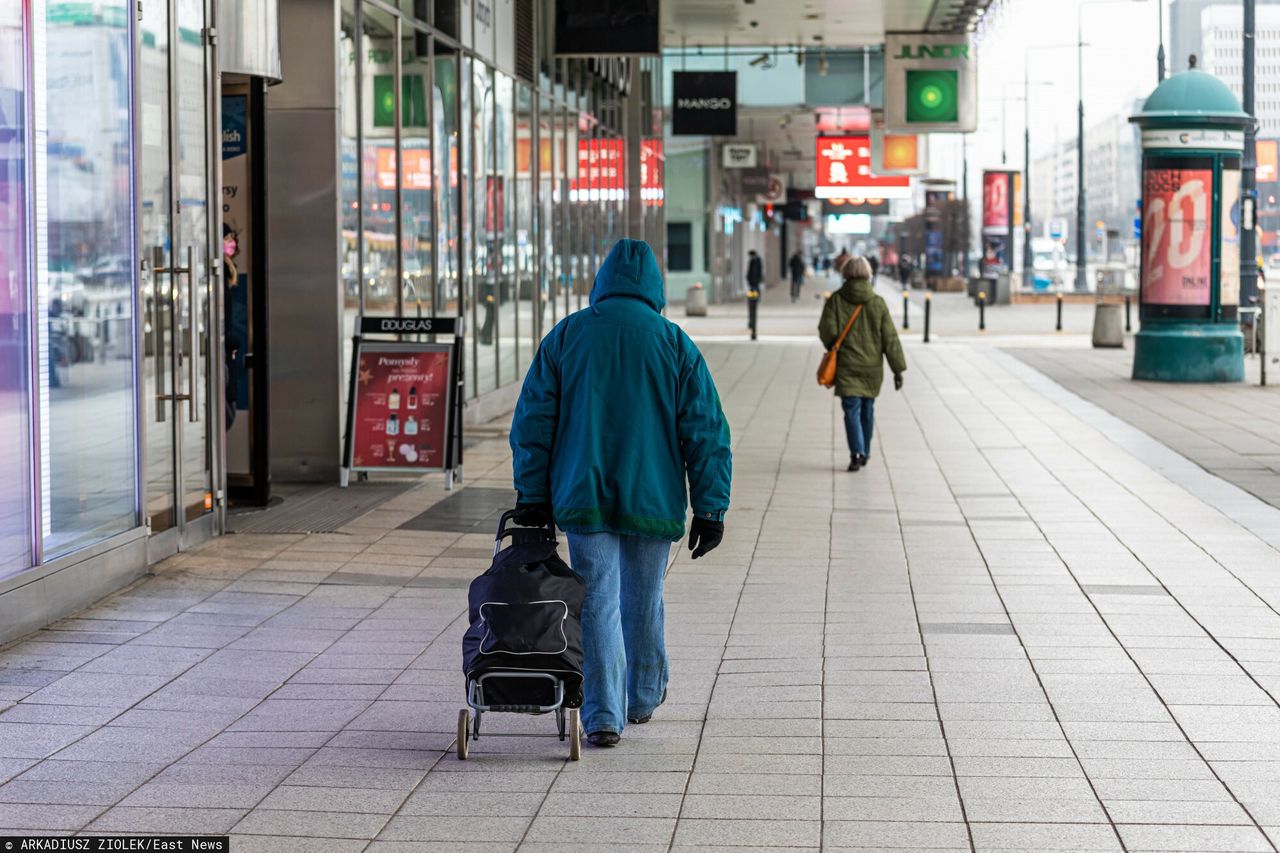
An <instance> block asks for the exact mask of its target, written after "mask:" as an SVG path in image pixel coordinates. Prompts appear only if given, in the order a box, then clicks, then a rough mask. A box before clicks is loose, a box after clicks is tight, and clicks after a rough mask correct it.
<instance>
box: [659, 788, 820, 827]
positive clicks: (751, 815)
mask: <svg viewBox="0 0 1280 853" xmlns="http://www.w3.org/2000/svg"><path fill="white" fill-rule="evenodd" d="M679 813H680V819H681V820H688V819H690V818H708V819H723V818H743V819H752V820H800V821H813V820H819V819H821V817H822V799H821V798H820V797H816V796H813V797H804V796H794V795H792V796H776V795H775V796H768V795H755V796H743V795H736V796H734V795H728V794H689V795H687V796H686V797H685V798H684V803H683V805H682V806H680V808H679Z"/></svg>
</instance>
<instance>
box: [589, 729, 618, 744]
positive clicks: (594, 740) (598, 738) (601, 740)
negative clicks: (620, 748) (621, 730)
mask: <svg viewBox="0 0 1280 853" xmlns="http://www.w3.org/2000/svg"><path fill="white" fill-rule="evenodd" d="M620 740H622V736H621V735H619V734H618V733H617V732H607V731H598V732H592V733H591V734H589V735H587V743H589V744H591V745H592V746H599V747H610V746H617V745H618V741H620Z"/></svg>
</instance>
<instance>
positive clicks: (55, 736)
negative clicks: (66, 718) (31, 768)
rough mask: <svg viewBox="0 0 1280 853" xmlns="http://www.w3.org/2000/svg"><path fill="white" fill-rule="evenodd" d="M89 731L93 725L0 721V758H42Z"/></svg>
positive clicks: (92, 729)
mask: <svg viewBox="0 0 1280 853" xmlns="http://www.w3.org/2000/svg"><path fill="white" fill-rule="evenodd" d="M92 731H94V728H93V726H64V725H51V724H47V723H4V722H0V758H44V757H46V756H49V755H52V754H53V753H55V752H57V751H59V750H60V749H63V748H64V747H66V746H67V745H69V744H71V743H74V742H75V741H77V740H80V739H81V738H82V737H84V736H85V735H87V734H89V733H91V732H92Z"/></svg>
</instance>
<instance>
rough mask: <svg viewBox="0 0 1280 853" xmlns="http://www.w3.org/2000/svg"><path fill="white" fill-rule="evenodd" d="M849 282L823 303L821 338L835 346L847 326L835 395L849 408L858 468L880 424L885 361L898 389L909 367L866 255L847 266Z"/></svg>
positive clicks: (847, 421) (848, 432)
mask: <svg viewBox="0 0 1280 853" xmlns="http://www.w3.org/2000/svg"><path fill="white" fill-rule="evenodd" d="M843 276H844V284H843V286H842V287H841V288H840V289H839V290H838V291H836V292H835V293H833V294H831V297H830V298H829V299H827V302H826V304H825V305H823V306H822V319H821V320H820V321H819V322H818V337H819V338H821V339H822V345H823V347H825V348H826V349H827V350H830V349H831V348H832V347H833V346H834V345H835V343H836V340H837V339H838V338H839V337H840V335H841V333H842V332H843V331H844V329H845V328H848V330H849V331H848V332H847V333H846V334H845V337H844V341H843V342H842V343H841V345H840V351H839V354H838V355H837V357H836V385H835V393H836V396H837V397H839V398H840V404H841V406H842V407H843V408H844V430H845V437H846V438H847V439H848V442H849V457H850V458H849V468H848V470H850V471H857V470H858V469H860V468H862V467H863V466H864V465H866V464H867V457H868V456H869V455H870V452H871V433H872V430H873V429H874V427H875V402H876V397H878V396H880V386H881V385H882V384H883V382H884V361H885V360H886V359H887V360H888V361H889V369H890V370H892V371H893V387H894V389H895V390H900V389H901V388H902V374H903V372H904V371H906V369H907V361H906V358H905V357H904V356H903V354H902V342H901V341H899V340H898V330H897V329H896V328H894V325H893V318H892V317H891V316H890V314H889V306H887V305H885V303H884V300H883V299H881V298H880V297H879V296H877V295H876V293H875V290H874V289H873V288H872V285H871V264H869V263H868V262H867V259H866V258H852V259H851V260H850V261H849V262H848V263H847V264H845V266H844V270H843Z"/></svg>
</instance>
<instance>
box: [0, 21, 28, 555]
mask: <svg viewBox="0 0 1280 853" xmlns="http://www.w3.org/2000/svg"><path fill="white" fill-rule="evenodd" d="M23 53H24V51H23V44H22V7H21V5H18V4H13V3H8V4H5V6H4V8H3V9H0V458H3V459H5V460H6V467H7V468H8V470H9V472H10V473H9V475H8V477H7V479H6V482H5V485H4V486H3V487H0V578H3V577H5V576H7V575H10V574H13V573H15V572H18V571H21V570H22V569H25V568H27V567H28V566H29V565H30V564H31V557H32V553H31V524H30V513H31V507H30V497H31V480H30V475H31V460H30V454H29V453H28V447H29V445H28V441H29V437H30V436H29V433H28V428H29V424H30V422H31V414H30V413H31V407H30V394H29V386H30V383H29V381H28V377H29V376H30V363H29V361H28V350H29V349H30V347H29V345H28V335H29V329H28V326H27V290H26V286H25V282H26V279H27V252H26V239H27V227H26V224H27V223H26V214H25V208H26V192H27V184H26V169H27V158H26V134H27V127H26V119H25V113H26V110H25V108H24V107H25V97H26V86H25V80H24V76H25V69H24V68H23V62H22V57H23Z"/></svg>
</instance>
